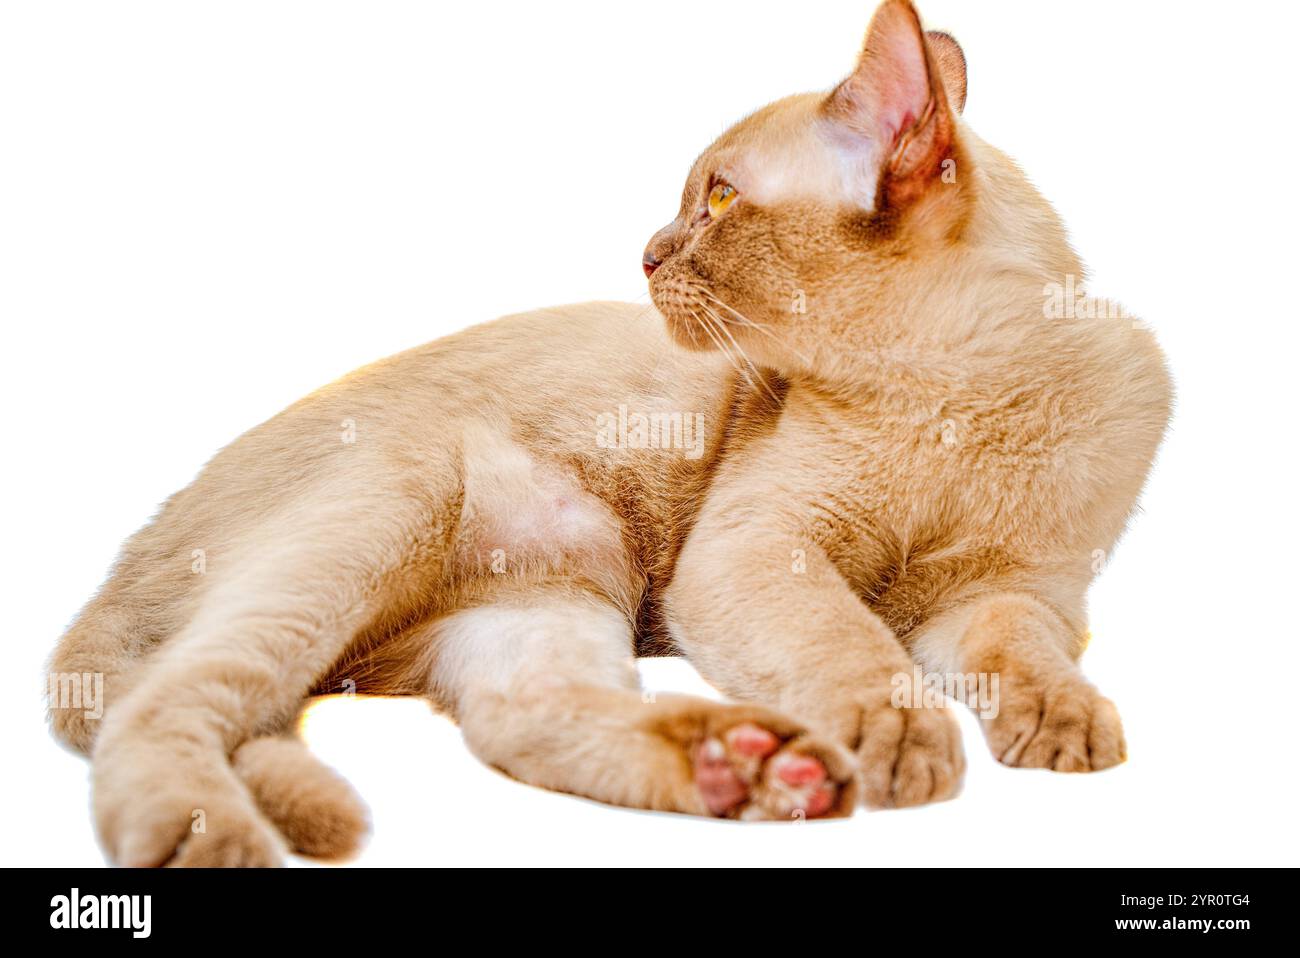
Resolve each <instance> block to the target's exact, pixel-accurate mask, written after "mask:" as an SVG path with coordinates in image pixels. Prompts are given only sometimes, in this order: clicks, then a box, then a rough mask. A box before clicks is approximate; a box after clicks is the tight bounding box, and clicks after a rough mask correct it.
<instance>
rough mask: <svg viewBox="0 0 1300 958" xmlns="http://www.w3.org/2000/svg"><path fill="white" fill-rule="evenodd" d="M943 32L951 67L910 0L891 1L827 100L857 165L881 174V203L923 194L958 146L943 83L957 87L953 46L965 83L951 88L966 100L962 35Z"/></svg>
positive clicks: (878, 180)
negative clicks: (945, 65) (950, 76)
mask: <svg viewBox="0 0 1300 958" xmlns="http://www.w3.org/2000/svg"><path fill="white" fill-rule="evenodd" d="M941 36H943V37H944V40H942V41H940V40H936V41H935V42H936V43H939V44H942V50H941V54H942V56H944V57H945V58H947V60H948V66H949V67H950V69H949V70H947V71H945V70H942V69H941V68H940V63H939V57H938V56H937V55H936V53H935V52H934V51H933V50H931V47H930V42H929V41H928V40H927V36H926V33H925V31H924V30H923V29H922V28H921V20H920V17H918V16H917V13H916V9H915V8H914V7H913V6H912V4H911V3H910V2H909V0H886V2H885V3H883V4H881V5H880V8H879V9H877V10H876V14H875V16H873V17H872V18H871V26H870V27H868V28H867V39H866V42H865V43H864V45H863V49H862V54H861V56H860V57H859V58H858V64H857V67H856V68H855V69H854V71H853V73H852V74H851V75H850V76H849V77H848V78H847V79H846V80H845V81H844V82H843V83H841V84H840V85H839V86H838V87H836V88H835V89H834V90H833V91H832V92H831V94H830V96H828V97H827V99H826V102H825V103H824V104H823V107H822V111H823V114H824V115H825V116H826V117H827V119H828V120H830V122H831V123H832V124H833V125H834V126H835V128H836V129H837V130H838V131H839V133H840V134H841V137H842V139H843V140H844V142H845V144H846V148H847V149H849V150H852V151H855V152H857V153H858V154H859V160H860V162H859V163H856V164H854V165H855V166H858V168H859V169H863V171H864V174H866V173H868V172H869V173H870V175H874V176H875V177H876V197H877V205H878V206H893V207H901V206H903V205H906V204H907V203H909V202H911V201H912V200H914V199H915V198H916V197H918V196H919V195H920V194H921V193H923V192H924V191H925V190H926V189H927V188H928V187H929V185H930V183H931V182H932V181H933V180H935V179H937V178H938V176H939V175H940V173H941V171H942V165H943V161H944V160H945V159H946V158H948V156H949V154H950V151H951V149H952V144H953V137H954V135H955V127H956V123H955V120H954V118H953V115H952V111H951V108H950V107H949V98H948V94H947V91H946V90H945V86H947V87H956V86H957V83H956V67H957V62H958V61H957V60H955V59H953V56H954V51H955V57H957V58H960V78H961V82H960V91H958V90H957V89H954V90H953V94H954V99H955V100H956V101H957V102H958V103H962V102H964V101H965V94H966V82H965V78H966V71H965V58H964V57H961V48H960V47H958V46H957V44H956V41H954V40H952V38H951V37H948V36H947V34H942V35H941ZM945 41H946V42H945ZM949 43H950V44H951V47H949V46H948V44H949ZM945 72H951V73H952V74H953V79H951V80H946V79H945Z"/></svg>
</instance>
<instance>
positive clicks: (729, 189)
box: [709, 183, 736, 219]
mask: <svg viewBox="0 0 1300 958" xmlns="http://www.w3.org/2000/svg"><path fill="white" fill-rule="evenodd" d="M735 199H736V189H735V187H733V186H729V185H728V184H726V183H719V184H717V185H716V186H714V187H713V189H712V190H710V191H709V215H710V216H712V217H713V218H714V219H717V218H718V217H719V216H721V215H722V214H723V213H725V212H726V211H727V207H728V206H730V205H731V204H732V202H733V201H734V200H735Z"/></svg>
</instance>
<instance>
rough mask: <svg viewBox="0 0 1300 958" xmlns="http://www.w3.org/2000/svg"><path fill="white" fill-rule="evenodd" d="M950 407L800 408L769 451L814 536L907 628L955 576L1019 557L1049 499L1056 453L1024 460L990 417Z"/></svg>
mask: <svg viewBox="0 0 1300 958" xmlns="http://www.w3.org/2000/svg"><path fill="white" fill-rule="evenodd" d="M954 406H955V404H943V403H936V404H934V406H933V408H910V409H903V410H898V409H892V410H885V409H880V410H855V409H848V410H840V409H834V408H832V409H828V408H826V407H825V406H822V407H814V408H810V409H802V410H801V409H799V408H797V407H796V408H793V409H792V410H791V413H792V414H791V415H790V416H788V417H786V418H785V419H783V421H782V428H781V430H780V432H779V435H778V437H776V438H777V440H778V441H776V442H774V443H772V444H771V445H770V447H769V452H771V453H774V454H775V455H776V456H777V457H778V459H784V468H786V469H788V470H790V473H791V475H792V476H793V477H795V478H794V479H793V486H794V488H797V489H798V490H799V493H798V494H799V497H800V499H801V502H800V504H799V507H800V510H801V511H802V513H803V514H804V516H806V522H807V530H808V532H809V534H810V535H812V536H813V537H815V538H816V539H817V541H818V543H819V545H820V546H821V547H822V548H824V549H825V550H826V552H827V553H828V554H829V555H830V556H831V558H832V559H833V560H834V561H835V562H836V564H837V566H838V567H839V568H840V570H841V572H842V573H843V574H844V575H845V577H846V579H847V580H848V581H849V582H850V583H851V584H852V585H853V587H854V588H855V590H856V591H858V593H859V594H860V595H862V596H863V598H864V599H866V600H867V601H868V602H869V603H870V604H872V605H873V606H874V607H876V608H877V609H878V610H879V611H881V612H882V614H883V615H885V617H886V619H887V620H889V621H890V623H891V625H894V626H895V627H896V628H900V629H904V630H905V629H906V627H907V625H908V623H909V622H910V621H911V620H912V619H913V618H914V617H916V616H917V615H919V614H920V613H921V611H922V610H923V609H924V608H926V607H927V606H928V605H929V604H930V603H932V602H933V601H934V598H935V596H937V595H938V594H940V593H942V592H943V591H944V590H945V589H946V588H948V587H949V585H951V584H952V583H955V582H959V581H962V580H963V579H965V578H966V577H968V576H969V575H970V574H971V573H972V572H974V571H979V572H980V573H981V574H984V573H987V572H989V571H994V570H996V568H997V567H999V566H1003V567H1011V566H1013V565H1015V564H1016V563H1018V562H1020V561H1022V560H1023V558H1024V556H1025V555H1026V554H1027V553H1028V552H1029V551H1030V549H1031V546H1030V542H1031V540H1032V539H1033V535H1034V531H1033V530H1035V529H1037V528H1039V527H1040V526H1041V525H1042V517H1043V516H1044V515H1045V514H1046V512H1047V510H1048V508H1049V505H1050V504H1049V503H1048V502H1047V499H1048V498H1049V497H1048V496H1046V495H1044V494H1043V490H1042V488H1040V486H1041V480H1042V475H1043V473H1044V471H1045V470H1047V471H1050V470H1051V469H1053V468H1055V467H1054V466H1053V465H1052V459H1053V457H1052V455H1051V454H1044V455H1042V456H1039V457H1037V459H1035V460H1034V461H1030V458H1027V457H1026V455H1025V453H1024V450H1023V449H1020V448H1019V447H1018V446H1017V444H1016V443H1007V444H1000V443H999V441H998V440H997V437H998V435H999V433H1000V430H1001V426H1000V425H999V424H998V423H997V422H996V421H995V420H993V419H991V418H990V417H987V416H985V417H983V418H978V419H977V418H974V417H970V416H963V415H960V414H958V413H956V412H955V411H954ZM1045 464H1046V465H1045Z"/></svg>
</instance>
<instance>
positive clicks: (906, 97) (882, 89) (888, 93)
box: [859, 30, 930, 143]
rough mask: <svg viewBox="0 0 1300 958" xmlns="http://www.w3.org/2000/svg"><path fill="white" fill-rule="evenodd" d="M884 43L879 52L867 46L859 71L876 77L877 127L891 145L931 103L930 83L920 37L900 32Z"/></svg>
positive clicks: (874, 83) (883, 138)
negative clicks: (868, 71) (861, 70)
mask: <svg viewBox="0 0 1300 958" xmlns="http://www.w3.org/2000/svg"><path fill="white" fill-rule="evenodd" d="M883 40H884V43H883V44H882V48H881V49H879V50H873V49H872V45H871V44H870V42H869V43H868V45H867V53H866V56H864V58H863V60H864V63H863V64H862V66H861V67H860V68H859V69H862V68H865V69H867V70H870V71H872V72H874V73H875V77H874V82H873V84H872V85H873V86H875V87H876V91H875V96H876V103H875V104H874V106H875V111H876V113H875V116H876V124H877V126H878V128H879V129H880V131H881V134H882V136H881V139H882V140H884V141H885V142H886V143H894V142H896V141H897V139H898V137H899V136H900V135H902V134H903V133H905V132H907V131H908V130H910V129H911V128H912V125H913V124H914V123H915V122H916V120H917V118H918V117H920V116H921V115H922V113H924V112H925V108H926V105H927V104H928V103H929V102H930V79H929V75H928V74H927V72H926V68H925V51H924V50H923V49H922V47H921V38H920V37H919V36H917V35H916V34H915V33H911V32H910V31H902V30H899V31H894V35H892V36H888V37H885V38H883ZM886 44H887V45H886Z"/></svg>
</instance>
